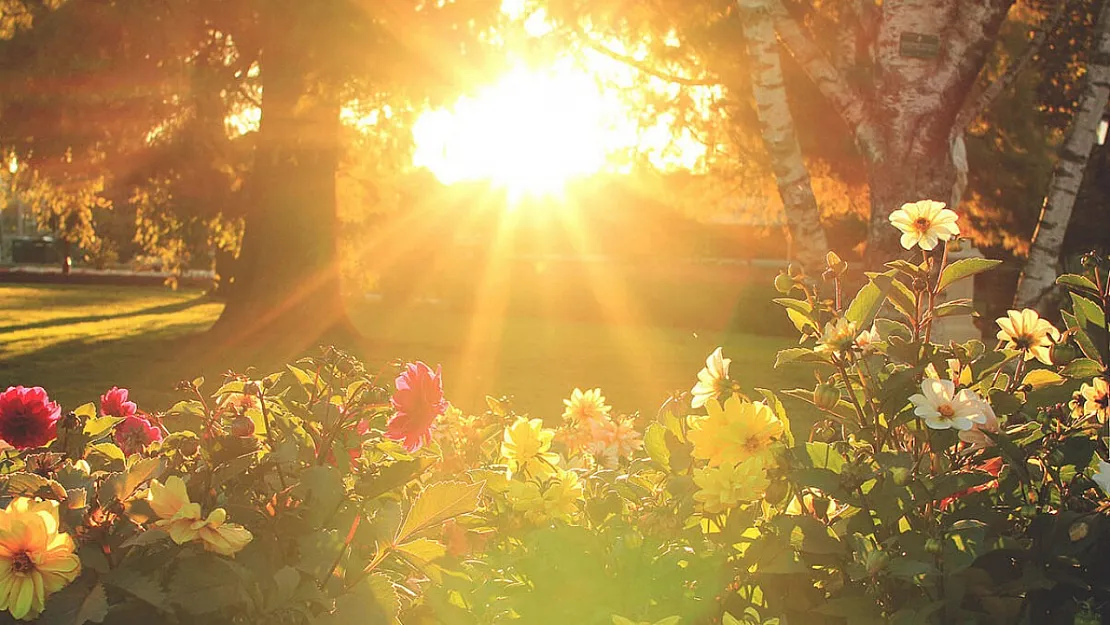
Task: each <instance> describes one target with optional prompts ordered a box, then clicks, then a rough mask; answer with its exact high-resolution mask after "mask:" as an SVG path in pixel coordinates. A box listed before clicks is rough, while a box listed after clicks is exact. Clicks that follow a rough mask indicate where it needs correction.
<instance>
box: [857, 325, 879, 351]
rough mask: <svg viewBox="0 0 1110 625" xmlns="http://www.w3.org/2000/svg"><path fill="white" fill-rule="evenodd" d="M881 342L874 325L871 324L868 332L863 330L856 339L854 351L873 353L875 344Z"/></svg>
mask: <svg viewBox="0 0 1110 625" xmlns="http://www.w3.org/2000/svg"><path fill="white" fill-rule="evenodd" d="M881 340H882V337H880V336H879V331H878V330H877V329H875V324H871V329H870V330H864V331H863V332H860V333H859V336H857V337H856V349H858V350H860V351H861V352H863V353H865V354H866V353H869V352H873V351H875V344H876V343H878V342H879V341H881Z"/></svg>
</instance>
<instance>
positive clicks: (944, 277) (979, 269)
mask: <svg viewBox="0 0 1110 625" xmlns="http://www.w3.org/2000/svg"><path fill="white" fill-rule="evenodd" d="M1001 264H1002V261H1000V260H993V259H990V258H961V259H960V260H957V261H956V262H954V263H952V264H950V265H948V266H947V267H945V268H944V271H942V272H940V280H939V281H938V282H937V291H938V292H939V291H944V290H945V289H947V288H948V287H950V286H952V285H953V284H955V283H956V282H959V281H960V280H963V279H965V278H970V277H972V276H974V275H977V274H980V273H983V272H984V271H990V270H991V269H994V268H995V267H997V266H999V265H1001Z"/></svg>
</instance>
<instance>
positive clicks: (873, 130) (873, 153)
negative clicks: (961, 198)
mask: <svg viewBox="0 0 1110 625" xmlns="http://www.w3.org/2000/svg"><path fill="white" fill-rule="evenodd" d="M770 8H771V10H772V13H773V17H774V20H775V30H776V31H777V32H778V36H779V40H780V41H782V43H783V44H784V45H785V46H786V47H787V49H789V50H790V53H791V54H792V55H794V58H795V59H796V60H797V61H798V63H799V64H800V65H801V66H802V69H804V70H805V72H806V74H807V75H808V76H809V78H810V80H812V81H813V82H814V84H816V85H817V88H818V89H819V90H820V91H821V94H822V95H824V96H825V98H826V99H828V101H829V103H830V104H832V105H833V107H834V108H835V109H836V112H837V113H838V114H839V115H840V117H841V118H842V119H843V120H844V123H846V124H848V128H850V129H851V131H852V133H853V135H854V136H855V139H856V144H857V145H858V146H859V148H860V152H862V153H863V155H864V157H865V158H867V159H868V160H869V161H872V162H874V161H878V160H882V147H881V146H882V143H881V142H880V139H879V131H878V128H877V127H876V126H875V124H874V122H873V121H872V120H871V114H870V111H869V110H868V106H867V101H866V100H865V99H864V97H863V96H862V94H860V93H859V92H857V91H856V90H855V89H853V88H852V87H851V86H850V85H849V84H848V83H847V81H846V80H844V77H843V76H842V75H841V74H840V72H839V71H837V69H836V68H835V67H833V65H832V63H830V62H829V60H828V59H827V58H825V55H824V54H822V52H821V50H820V48H818V47H817V44H815V43H814V42H813V40H812V39H810V37H809V36H808V35H807V34H806V33H804V32H803V31H802V29H801V27H800V26H799V25H798V22H797V21H795V20H794V18H793V17H792V16H791V15H790V13H789V12H788V11H787V10H786V7H785V6H783V4H782V2H781V0H774V1H773V3H772V4H771V7H770Z"/></svg>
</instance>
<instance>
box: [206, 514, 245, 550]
mask: <svg viewBox="0 0 1110 625" xmlns="http://www.w3.org/2000/svg"><path fill="white" fill-rule="evenodd" d="M197 534H198V535H199V537H200V539H201V541H203V542H204V548H205V549H206V550H208V551H214V552H216V553H218V554H220V555H222V556H233V555H235V554H236V553H237V552H238V551H239V550H241V549H242V548H243V547H246V546H247V543H249V542H250V541H251V539H252V538H254V537H253V536H252V535H251V533H250V532H249V531H248V530H247V529H246V528H245V527H243V526H242V525H236V524H235V523H227V511H225V510H224V509H223V508H216V509H215V510H213V511H212V512H211V513H209V514H208V518H207V519H205V521H204V525H202V526H201V527H200V528H199V529H198V531H197Z"/></svg>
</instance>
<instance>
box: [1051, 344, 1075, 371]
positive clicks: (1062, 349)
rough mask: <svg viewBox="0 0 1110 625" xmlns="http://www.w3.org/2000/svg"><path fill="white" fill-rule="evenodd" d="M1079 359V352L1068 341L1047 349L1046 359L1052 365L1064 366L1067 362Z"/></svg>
mask: <svg viewBox="0 0 1110 625" xmlns="http://www.w3.org/2000/svg"><path fill="white" fill-rule="evenodd" d="M1078 357H1079V350H1078V349H1076V347H1075V345H1073V344H1072V343H1071V342H1070V341H1069V342H1064V343H1053V344H1052V346H1051V347H1049V348H1048V358H1049V360H1051V361H1052V364H1054V365H1057V366H1060V365H1066V364H1068V363H1069V362H1071V361H1073V360H1075V359H1076V358H1078Z"/></svg>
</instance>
